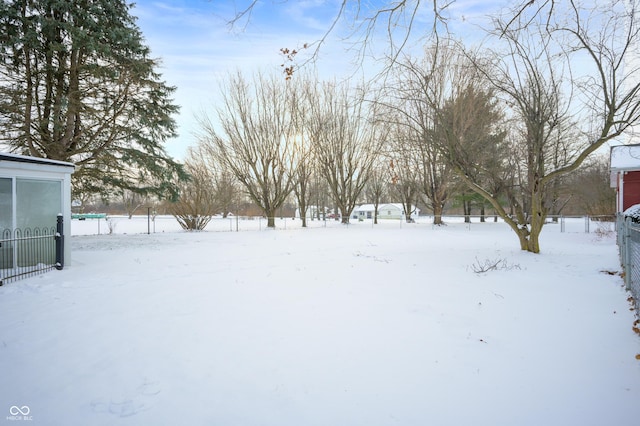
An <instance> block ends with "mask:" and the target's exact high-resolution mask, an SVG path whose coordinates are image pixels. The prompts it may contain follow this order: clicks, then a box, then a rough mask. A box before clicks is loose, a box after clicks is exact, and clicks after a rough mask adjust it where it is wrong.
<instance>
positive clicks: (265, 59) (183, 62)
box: [131, 0, 507, 160]
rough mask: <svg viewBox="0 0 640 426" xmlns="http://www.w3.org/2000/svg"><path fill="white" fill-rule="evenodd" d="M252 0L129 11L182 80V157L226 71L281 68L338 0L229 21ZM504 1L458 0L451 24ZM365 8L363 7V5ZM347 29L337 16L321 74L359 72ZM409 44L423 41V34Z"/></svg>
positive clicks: (269, 3) (467, 28)
mask: <svg viewBox="0 0 640 426" xmlns="http://www.w3.org/2000/svg"><path fill="white" fill-rule="evenodd" d="M249 3H250V1H249V0H235V1H234V0H171V1H170V0H165V1H163V0H138V1H137V2H136V4H135V7H134V8H133V9H132V10H131V13H132V14H133V15H134V16H136V17H137V18H138V21H137V23H138V26H139V27H140V29H141V30H142V32H143V34H144V37H145V40H146V43H147V44H148V46H149V47H150V48H151V51H152V55H153V56H154V57H156V58H160V59H161V60H162V65H161V68H160V69H159V71H160V72H161V73H162V74H163V79H164V80H165V81H166V82H167V83H168V84H169V85H171V86H176V87H177V92H176V93H175V102H176V103H177V104H178V105H180V106H181V112H180V114H179V115H178V116H176V121H177V123H178V132H179V133H180V135H179V136H178V137H177V138H175V139H172V140H169V141H168V142H167V144H166V148H167V151H168V153H169V154H170V155H171V156H173V157H175V158H177V159H179V160H181V159H183V158H184V155H185V153H186V149H187V147H188V146H193V145H195V143H196V137H195V136H194V132H197V131H198V125H197V120H196V118H195V117H196V115H198V114H202V113H203V112H204V113H206V114H208V115H209V116H214V105H215V104H216V100H217V98H219V84H220V81H221V79H222V78H224V76H225V75H226V74H227V73H228V72H233V71H235V70H236V69H242V70H243V71H245V72H246V73H247V74H250V73H252V72H254V71H257V70H263V71H270V70H275V71H276V72H279V71H278V70H281V67H280V64H282V63H283V57H282V55H281V54H280V52H279V50H280V48H283V47H288V48H298V47H300V46H302V45H303V44H304V43H313V42H315V41H317V40H318V39H319V38H320V37H322V35H323V34H324V32H325V31H326V30H327V28H328V27H329V25H330V23H331V22H332V21H333V19H334V17H335V15H336V13H337V11H338V8H339V4H340V0H262V1H260V2H259V3H258V4H257V5H256V7H255V8H254V9H253V13H252V15H251V17H250V20H249V21H248V22H247V21H243V22H240V23H238V25H236V26H235V27H234V28H230V27H229V26H228V25H227V23H228V21H229V19H231V18H232V17H233V16H234V15H235V13H236V11H240V10H242V9H243V8H246V6H247V5H248V4H249ZM353 3H354V4H355V3H356V2H355V1H354V2H353ZM379 3H382V1H381V0H369V1H365V0H363V1H362V2H361V4H362V5H363V7H364V5H365V4H366V5H369V6H370V7H373V8H375V6H376V4H379ZM384 3H389V2H384ZM505 3H507V2H506V0H499V1H495V2H487V1H486V0H484V1H483V0H457V1H456V2H455V3H453V4H452V5H451V6H450V8H449V10H448V12H449V14H450V15H451V20H450V22H449V25H450V29H453V31H454V32H460V34H459V36H463V33H464V32H469V33H472V32H473V29H472V26H471V24H472V23H473V22H477V21H478V19H480V18H482V17H484V16H485V15H486V14H487V13H489V12H490V11H491V10H496V8H497V7H499V5H500V4H505ZM487 4H490V5H491V6H487ZM431 5H432V3H431V0H423V7H424V9H422V10H421V11H420V14H419V15H418V19H417V23H418V28H417V31H416V35H418V34H424V32H425V31H427V30H428V28H430V25H431V19H432V13H431V12H430V10H429V8H430V7H431ZM489 8H490V9H491V10H490V9H489ZM363 12H364V13H365V14H366V10H363ZM350 16H351V15H350ZM421 26H422V27H423V28H421ZM350 32H351V29H350V28H349V27H348V26H347V24H346V22H340V24H339V26H338V27H337V28H336V32H335V34H334V35H333V36H332V37H331V38H330V39H329V40H328V43H327V45H326V46H324V47H323V48H322V50H321V51H320V55H319V57H318V62H317V67H318V73H319V74H320V75H321V76H325V77H327V78H331V77H333V76H334V75H337V76H345V75H350V74H351V73H353V72H354V69H353V67H352V66H351V64H350V60H351V59H350V58H351V57H350V53H349V52H348V51H347V50H346V49H347V48H348V47H349V44H348V43H347V42H344V41H343V40H342V39H341V37H345V36H347V35H348V34H350ZM384 41H385V40H384V39H382V38H381V39H380V42H379V43H376V44H374V49H375V48H378V47H379V48H380V49H383V48H384V47H385V43H384ZM412 43H413V46H419V44H420V43H419V40H418V37H416V38H415V39H413V40H412ZM301 56H302V55H301ZM301 59H302V58H301ZM372 66H374V65H372ZM365 69H370V67H369V66H368V67H365Z"/></svg>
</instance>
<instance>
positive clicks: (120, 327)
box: [0, 219, 640, 426]
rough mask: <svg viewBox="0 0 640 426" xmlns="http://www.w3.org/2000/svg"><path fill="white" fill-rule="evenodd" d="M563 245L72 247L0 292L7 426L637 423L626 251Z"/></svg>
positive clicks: (637, 349)
mask: <svg viewBox="0 0 640 426" xmlns="http://www.w3.org/2000/svg"><path fill="white" fill-rule="evenodd" d="M140 220H142V219H140ZM132 223H134V222H127V221H126V219H125V220H123V221H122V222H121V225H118V226H119V229H120V231H122V232H126V231H127V229H128V228H127V227H128V226H131V224H132ZM225 223H226V222H225ZM144 224H145V225H146V221H145V222H144ZM93 226H95V223H91V222H90V221H87V222H86V223H82V222H75V221H74V222H73V224H72V232H73V233H74V234H82V233H87V232H85V230H86V229H89V228H90V227H93ZM558 227H559V225H557V224H550V225H547V227H545V230H544V231H543V235H542V239H541V247H542V251H543V252H542V253H541V254H539V255H534V254H530V253H526V252H522V251H520V250H519V249H518V244H517V239H516V237H515V235H514V234H513V232H512V231H510V230H509V229H508V227H507V226H506V225H505V224H503V223H484V224H477V223H474V224H472V225H471V226H467V225H465V224H461V223H450V224H449V225H448V226H445V227H433V226H431V225H430V224H426V223H417V224H403V225H402V226H400V225H399V223H397V222H396V223H393V224H389V223H387V224H382V225H381V226H379V227H373V226H371V224H367V223H356V224H352V225H350V226H349V227H345V226H341V225H339V224H334V223H330V224H329V226H326V227H318V228H312V229H296V228H295V227H293V226H291V225H290V226H289V227H288V229H286V230H284V229H279V230H276V231H273V230H254V231H243V232H200V233H187V232H179V231H176V232H170V230H167V231H166V232H159V233H156V234H151V235H146V234H126V235H125V234H115V235H86V236H74V237H72V238H71V244H72V248H73V262H72V264H71V265H69V266H67V267H66V268H65V269H64V270H63V271H52V272H50V273H47V274H45V275H42V276H38V277H33V278H29V279H26V280H23V281H18V282H14V283H10V284H6V285H5V286H3V287H0V378H1V379H2V386H0V423H2V422H6V424H15V422H16V421H19V420H18V417H21V415H18V416H13V418H12V416H11V413H10V410H11V408H12V407H21V409H22V407H28V408H29V416H30V419H31V421H32V423H33V424H43V425H164V424H181V425H221V426H233V425H243V426H253V425H273V426H276V425H277V426H286V425H291V426H303V425H304V426H307V425H309V426H311V425H318V426H320V425H323V426H324V425H349V426H351V425H366V426H375V425H468V424H474V425H491V426H500V425H504V426H513V425H532V426H533V425H535V426H540V425H546V426H553V425H557V426H566V425H581V426H588V425H593V426H596V425H612V424H629V425H630V424H637V423H638V422H639V421H640V414H639V412H638V408H637V407H638V401H640V361H638V360H636V359H635V356H636V354H638V353H640V338H639V337H638V336H637V335H636V334H635V333H634V332H633V331H632V329H631V328H632V324H633V321H634V312H633V311H631V310H630V305H629V303H628V302H627V300H626V299H627V297H628V294H627V293H626V292H625V290H624V287H623V282H622V278H621V277H620V276H619V275H610V274H609V273H607V271H608V272H619V270H620V267H619V261H618V257H617V247H616V245H615V236H614V235H603V234H602V233H594V232H593V230H594V229H591V231H592V232H591V233H589V234H587V233H584V232H582V231H583V228H582V225H581V223H578V224H577V226H576V227H575V228H576V229H577V230H578V231H577V232H575V230H574V232H565V233H561V232H559V228H558ZM117 230H118V228H116V231H117ZM144 230H145V231H146V228H145V229H144ZM103 232H104V231H103ZM137 232H144V231H142V230H139V231H137ZM88 233H91V232H90V231H89V232H88ZM497 261H499V262H498V263H499V269H498V270H492V271H488V272H486V273H476V272H474V270H477V269H478V267H479V266H482V265H484V264H485V263H487V262H488V263H496V262H497ZM13 411H14V412H15V409H14V410H13Z"/></svg>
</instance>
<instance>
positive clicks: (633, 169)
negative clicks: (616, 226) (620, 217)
mask: <svg viewBox="0 0 640 426" xmlns="http://www.w3.org/2000/svg"><path fill="white" fill-rule="evenodd" d="M610 171H611V187H612V188H615V189H616V212H617V213H621V212H624V211H625V210H626V209H628V208H629V207H631V206H633V205H634V204H640V144H635V145H618V146H614V147H611V155H610Z"/></svg>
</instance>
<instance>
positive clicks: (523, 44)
mask: <svg viewBox="0 0 640 426" xmlns="http://www.w3.org/2000/svg"><path fill="white" fill-rule="evenodd" d="M551 6H552V5H548V7H551ZM553 6H554V7H555V10H551V9H544V8H542V9H541V8H538V9H534V10H531V11H529V10H526V9H522V10H520V11H519V15H518V16H517V18H515V19H511V20H509V21H506V20H501V19H498V20H496V21H495V24H496V25H495V28H496V30H495V32H494V33H493V34H494V36H495V37H496V38H497V37H500V38H501V40H503V41H504V42H505V43H506V48H507V49H508V50H507V51H506V52H505V51H500V52H495V54H494V56H493V60H491V61H490V62H488V63H486V64H481V63H479V62H476V63H477V64H478V65H479V69H480V70H481V72H482V73H483V75H484V77H485V78H486V79H487V80H488V81H489V82H490V83H491V84H492V85H493V86H494V88H495V89H496V90H497V91H498V92H499V94H500V95H501V96H502V97H503V98H504V99H505V100H506V102H507V105H508V106H509V107H510V111H511V112H512V114H513V116H514V118H516V119H517V120H518V121H519V123H520V129H521V130H522V132H521V134H520V138H519V139H518V141H517V146H519V147H520V148H521V152H522V161H521V162H520V163H519V165H518V166H519V168H520V170H522V177H523V179H522V181H521V182H520V185H521V192H522V194H524V196H523V197H521V198H520V200H521V204H520V205H519V209H518V210H517V211H516V215H515V216H511V215H509V214H507V212H506V211H504V210H503V209H502V206H501V205H500V203H499V202H498V200H496V199H495V197H493V195H492V194H491V193H490V192H489V191H488V190H487V189H486V188H484V187H483V186H482V184H480V183H479V182H476V181H474V180H473V179H469V178H467V176H468V175H467V174H465V173H461V176H462V177H463V179H464V178H466V179H467V183H468V184H469V185H470V187H471V188H472V189H474V190H475V191H476V192H478V193H480V194H481V195H483V196H484V197H485V198H486V199H487V200H488V201H489V202H491V203H492V204H493V206H494V207H495V208H496V210H497V211H498V212H499V214H500V215H501V216H502V217H503V218H504V219H505V221H506V222H507V223H508V224H509V225H510V226H511V228H512V229H513V230H514V231H515V232H516V233H517V235H518V237H519V239H520V245H521V248H522V249H523V250H528V251H531V252H534V253H538V252H539V251H540V245H539V235H540V232H541V230H542V227H543V226H544V223H545V219H546V217H547V214H548V211H549V206H548V205H547V202H548V201H547V200H548V199H549V191H550V188H552V185H553V183H554V182H556V181H557V180H558V179H561V178H562V177H563V176H566V175H567V174H569V173H571V172H573V171H574V170H576V169H577V168H578V167H579V166H580V165H581V164H582V163H583V162H584V161H585V159H586V158H587V157H588V156H589V155H590V154H591V153H593V152H594V151H595V150H597V149H598V148H599V147H601V146H602V145H603V144H604V143H606V142H607V141H609V140H611V139H613V138H616V137H618V136H620V135H622V134H623V133H624V132H625V131H627V130H628V129H629V128H630V127H631V126H633V125H634V124H637V123H638V121H640V80H638V79H637V78H636V77H634V74H635V73H637V72H638V66H639V64H638V63H634V62H632V61H629V60H628V56H629V55H634V54H635V51H634V49H637V46H638V45H639V44H638V38H639V29H640V27H639V25H638V18H639V14H638V10H636V9H635V7H634V6H633V5H631V3H628V2H622V1H614V2H612V3H611V4H609V3H607V4H606V5H601V6H598V5H593V4H590V5H589V7H584V6H583V5H580V4H578V3H574V2H571V3H570V4H568V5H566V7H565V8H564V9H560V5H559V4H554V5H553ZM543 12H544V13H543ZM505 53H506V54H505ZM575 64H578V65H577V66H575ZM569 126H571V127H572V128H573V129H574V131H577V132H579V133H578V138H575V137H573V136H572V135H573V134H567V133H566V132H563V129H566V128H567V127H569ZM569 135H571V136H572V137H568V136H569ZM558 150H561V151H563V155H562V156H561V157H558V156H555V153H556V152H557V151H558Z"/></svg>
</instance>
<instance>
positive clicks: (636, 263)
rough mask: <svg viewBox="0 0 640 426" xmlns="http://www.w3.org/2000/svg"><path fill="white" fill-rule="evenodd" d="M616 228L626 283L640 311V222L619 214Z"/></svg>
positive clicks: (637, 309) (637, 310)
mask: <svg viewBox="0 0 640 426" xmlns="http://www.w3.org/2000/svg"><path fill="white" fill-rule="evenodd" d="M616 230H617V239H618V247H619V249H620V262H621V263H622V268H623V269H624V283H625V286H626V287H627V290H629V292H630V293H631V295H632V296H633V300H634V304H635V307H636V312H640V223H634V222H633V221H632V220H631V218H630V217H625V216H624V215H622V214H619V215H618V217H617V220H616Z"/></svg>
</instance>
